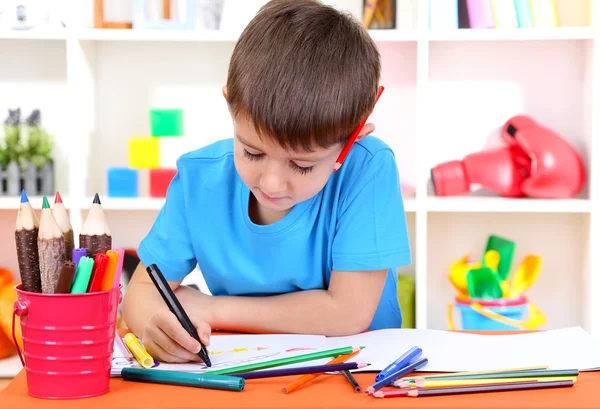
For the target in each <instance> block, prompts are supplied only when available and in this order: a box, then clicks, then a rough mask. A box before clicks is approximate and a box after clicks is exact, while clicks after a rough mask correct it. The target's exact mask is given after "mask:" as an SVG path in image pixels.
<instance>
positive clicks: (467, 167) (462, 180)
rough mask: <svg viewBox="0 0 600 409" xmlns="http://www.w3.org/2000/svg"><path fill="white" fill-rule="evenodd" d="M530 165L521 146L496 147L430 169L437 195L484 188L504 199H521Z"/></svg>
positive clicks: (448, 194)
mask: <svg viewBox="0 0 600 409" xmlns="http://www.w3.org/2000/svg"><path fill="white" fill-rule="evenodd" d="M529 166H530V160H529V158H528V157H527V155H526V154H525V153H524V152H523V151H522V150H521V149H520V148H519V147H517V146H514V147H507V148H497V149H490V150H483V151H480V152H475V153H471V154H469V155H467V156H465V157H464V158H463V160H453V161H449V162H445V163H441V164H439V165H437V166H435V167H434V168H433V169H431V180H432V182H433V187H434V189H435V194H436V195H437V196H455V195H462V194H465V193H468V192H471V191H474V190H478V189H480V188H484V189H489V190H491V191H493V192H496V193H497V194H499V195H501V196H504V197H521V196H524V195H523V192H522V191H521V184H522V183H523V182H524V181H525V180H526V179H527V177H529Z"/></svg>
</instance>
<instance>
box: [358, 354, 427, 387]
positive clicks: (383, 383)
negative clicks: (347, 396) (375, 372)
mask: <svg viewBox="0 0 600 409" xmlns="http://www.w3.org/2000/svg"><path fill="white" fill-rule="evenodd" d="M427 362H428V360H427V358H421V359H419V360H418V361H415V362H413V363H411V364H410V365H407V366H405V367H404V368H400V369H399V370H397V371H395V372H392V373H391V374H389V375H388V376H386V377H385V378H383V379H382V380H380V381H379V382H377V383H375V384H374V385H371V386H369V387H368V388H367V393H368V394H372V393H373V392H375V391H376V390H378V389H381V388H383V387H384V386H388V385H389V384H391V383H392V382H394V381H395V380H396V379H398V378H400V377H401V376H404V375H406V374H407V373H411V372H412V371H415V370H417V369H419V368H421V367H422V366H424V365H425V364H427Z"/></svg>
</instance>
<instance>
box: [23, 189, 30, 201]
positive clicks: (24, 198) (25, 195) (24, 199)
mask: <svg viewBox="0 0 600 409" xmlns="http://www.w3.org/2000/svg"><path fill="white" fill-rule="evenodd" d="M27 202H29V198H28V197H27V193H25V189H23V190H21V203H27Z"/></svg>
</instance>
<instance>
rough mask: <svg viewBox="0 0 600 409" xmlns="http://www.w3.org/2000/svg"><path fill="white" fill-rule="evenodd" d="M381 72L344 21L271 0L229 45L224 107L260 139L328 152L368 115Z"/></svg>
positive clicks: (355, 24) (303, 4)
mask: <svg viewBox="0 0 600 409" xmlns="http://www.w3.org/2000/svg"><path fill="white" fill-rule="evenodd" d="M380 72H381V63H380V56H379V51H378V50H377V47H376V45H375V43H374V41H373V40H372V39H371V37H370V36H369V34H368V32H367V30H366V29H365V28H364V26H363V25H362V24H361V23H360V22H359V21H358V20H355V19H354V18H353V17H352V16H351V15H349V14H347V13H342V12H340V11H338V10H336V9H334V8H333V7H330V6H326V5H323V4H321V3H319V2H318V1H316V0H273V1H270V2H269V3H267V4H266V5H265V6H264V7H263V8H261V10H260V11H259V12H258V14H257V15H256V16H255V17H254V19H253V20H252V21H251V22H250V24H249V25H248V26H247V27H246V28H245V30H244V31H243V33H242V35H241V36H240V38H239V40H238V42H237V44H236V46H235V49H234V51H233V55H232V57H231V62H230V66H229V73H228V77H227V103H228V105H229V107H230V109H231V111H232V113H233V115H234V117H238V116H242V117H244V118H245V119H249V120H250V121H251V122H252V123H253V124H254V126H255V128H256V130H257V133H258V134H259V135H260V136H261V138H262V137H264V136H266V137H268V138H271V139H272V140H275V141H277V142H278V143H279V144H280V146H282V147H284V148H286V149H292V150H294V151H300V150H304V151H310V150H312V149H313V148H314V147H315V145H316V146H320V147H323V148H327V147H329V146H332V145H334V144H336V143H339V142H344V141H346V140H347V139H348V138H349V136H350V134H351V133H352V131H353V130H354V128H355V127H356V126H357V125H358V124H359V123H360V122H361V121H362V119H363V118H364V117H365V116H366V115H367V114H369V113H370V112H371V110H372V109H373V106H374V104H375V97H376V94H377V87H378V85H379V78H380Z"/></svg>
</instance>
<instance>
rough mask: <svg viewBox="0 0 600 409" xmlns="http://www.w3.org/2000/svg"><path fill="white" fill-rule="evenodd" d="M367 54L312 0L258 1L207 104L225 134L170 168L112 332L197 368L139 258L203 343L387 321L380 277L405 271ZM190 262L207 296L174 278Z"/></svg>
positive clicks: (391, 285)
mask: <svg viewBox="0 0 600 409" xmlns="http://www.w3.org/2000/svg"><path fill="white" fill-rule="evenodd" d="M379 78H380V57H379V53H378V51H377V48H376V45H375V44H374V43H373V41H372V40H371V38H370V37H369V35H368V32H367V31H366V30H365V29H364V27H363V26H362V25H361V24H360V23H359V22H357V21H354V20H352V19H351V18H350V17H348V16H347V15H345V14H342V13H340V12H338V11H337V10H335V9H333V8H331V7H328V6H325V5H322V4H320V3H319V2H316V1H314V0H291V1H290V0H287V1H285V0H284V1H282V0H275V1H272V2H270V3H268V4H267V5H265V6H264V7H263V8H262V9H261V11H260V12H259V13H258V14H257V16H255V18H254V19H253V20H252V21H251V22H250V24H249V25H248V27H247V28H246V29H245V31H244V32H243V33H242V35H241V37H240V39H239V41H238V42H237V44H236V47H235V49H234V52H233V55H232V58H231V62H230V68H229V74H228V78H227V83H226V85H225V87H224V88H223V95H224V97H225V99H226V101H227V105H228V107H229V111H230V113H231V116H232V120H233V127H234V134H235V135H234V138H233V139H229V140H224V141H219V142H216V143H214V144H212V145H210V146H206V147H204V148H201V149H198V150H196V151H193V152H190V153H187V154H185V155H183V156H182V157H181V158H179V160H178V162H177V170H178V173H177V175H176V176H175V177H174V179H173V180H172V182H171V184H170V186H169V189H168V193H167V198H166V203H165V205H164V207H163V208H162V210H161V211H160V213H159V214H158V217H157V219H156V221H155V223H154V225H153V226H152V228H151V230H150V232H149V233H148V235H147V236H146V237H145V238H144V239H143V241H142V242H141V244H140V247H139V249H138V254H139V256H140V259H141V263H140V265H139V267H138V268H137V270H136V272H135V273H134V276H133V278H132V281H131V283H130V284H129V286H128V289H127V292H126V294H125V299H124V303H123V304H124V305H123V314H124V318H125V320H126V323H127V325H128V327H129V328H130V329H131V330H132V331H133V332H134V333H136V334H137V335H138V336H140V337H141V338H142V342H143V343H144V345H145V347H146V348H147V350H148V352H149V353H150V354H151V355H153V356H154V357H155V358H157V359H158V360H162V361H166V362H187V361H197V360H199V358H198V356H197V355H195V354H196V353H197V352H198V351H199V350H200V345H199V343H198V342H197V341H195V340H194V339H193V338H192V337H190V336H189V335H188V334H187V332H186V331H185V330H184V329H183V328H182V326H181V325H180V324H179V322H178V321H177V320H176V318H175V316H174V315H173V314H172V313H171V312H170V311H169V310H168V308H167V306H166V305H165V303H164V302H163V300H162V299H161V297H160V295H159V294H158V292H157V291H156V289H155V287H154V285H153V284H152V281H151V280H150V278H149V277H148V274H147V273H146V271H145V266H147V265H149V264H152V263H155V264H157V265H158V267H159V268H160V269H161V271H162V272H163V274H164V275H165V278H166V279H167V280H168V281H169V283H170V285H171V287H172V288H173V289H174V290H175V292H176V294H177V297H178V298H179V300H180V302H181V304H182V305H183V307H184V308H185V309H186V312H187V313H188V315H189V316H190V319H191V320H192V321H193V322H194V325H195V326H196V327H197V328H198V333H199V334H200V338H201V340H202V342H203V343H205V344H206V345H209V341H210V340H209V335H210V332H211V329H221V330H230V331H240V332H263V333H265V332H266V333H312V334H323V335H328V336H339V335H348V334H354V333H358V332H362V331H365V330H367V329H378V328H386V327H400V326H401V324H402V318H401V312H400V308H399V304H398V299H397V293H396V280H397V275H396V268H397V267H398V266H403V265H407V264H410V263H411V258H410V248H409V243H408V237H407V231H406V222H405V215H404V207H403V202H402V196H401V192H400V181H399V177H398V170H397V166H396V162H395V159H394V155H393V152H392V151H391V149H390V148H389V147H388V146H387V145H385V144H384V143H383V142H382V141H380V140H379V139H376V138H375V137H372V136H367V135H368V134H370V133H371V132H372V131H373V130H374V126H373V125H372V124H367V125H366V126H365V127H364V128H363V130H362V132H361V133H360V134H359V137H358V139H357V142H356V143H355V144H354V146H353V147H352V149H351V151H350V153H349V154H348V156H347V157H346V159H345V161H344V163H343V165H342V166H341V168H339V169H338V170H337V171H336V172H333V169H334V165H335V162H336V159H337V158H338V155H339V154H340V152H341V150H342V148H343V146H344V144H345V143H346V141H347V140H348V138H349V136H350V135H351V134H352V131H353V130H354V128H355V127H356V126H357V125H358V124H359V123H360V122H361V121H362V120H363V119H364V118H365V117H366V116H367V115H368V114H369V113H370V112H371V111H372V109H373V107H374V103H375V98H376V93H377V88H378V85H379ZM196 263H198V265H199V267H200V269H201V271H202V274H203V276H204V278H205V280H206V283H207V285H208V288H209V289H210V292H211V294H212V296H209V295H205V294H202V293H200V292H198V291H195V290H193V289H191V288H189V287H186V286H180V283H181V281H182V280H183V279H184V278H185V276H186V275H187V274H189V273H190V272H191V271H192V270H193V269H194V268H195V266H196Z"/></svg>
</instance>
